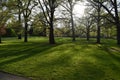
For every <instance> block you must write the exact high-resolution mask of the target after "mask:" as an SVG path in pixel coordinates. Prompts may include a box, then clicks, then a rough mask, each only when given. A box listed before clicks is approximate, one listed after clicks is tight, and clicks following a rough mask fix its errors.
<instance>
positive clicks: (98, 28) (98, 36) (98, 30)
mask: <svg viewBox="0 0 120 80" xmlns="http://www.w3.org/2000/svg"><path fill="white" fill-rule="evenodd" d="M100 32H101V30H100V26H97V43H98V44H100V38H101V36H100Z"/></svg>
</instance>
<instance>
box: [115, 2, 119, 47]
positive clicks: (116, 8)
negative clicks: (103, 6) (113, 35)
mask: <svg viewBox="0 0 120 80" xmlns="http://www.w3.org/2000/svg"><path fill="white" fill-rule="evenodd" d="M114 5H115V6H114V8H115V17H116V20H115V22H116V26H117V44H118V45H120V20H119V14H118V5H117V0H114Z"/></svg>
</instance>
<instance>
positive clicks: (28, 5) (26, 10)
mask: <svg viewBox="0 0 120 80" xmlns="http://www.w3.org/2000/svg"><path fill="white" fill-rule="evenodd" d="M18 3H19V5H18V6H19V7H20V9H22V10H21V12H22V14H23V17H24V25H25V29H24V42H28V22H29V17H30V15H31V13H32V10H33V8H34V7H35V6H36V5H37V2H36V0H18ZM19 19H20V15H19Z"/></svg>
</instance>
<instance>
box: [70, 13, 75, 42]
mask: <svg viewBox="0 0 120 80" xmlns="http://www.w3.org/2000/svg"><path fill="white" fill-rule="evenodd" d="M71 27H72V41H75V28H74V20H73V15H72V13H71Z"/></svg>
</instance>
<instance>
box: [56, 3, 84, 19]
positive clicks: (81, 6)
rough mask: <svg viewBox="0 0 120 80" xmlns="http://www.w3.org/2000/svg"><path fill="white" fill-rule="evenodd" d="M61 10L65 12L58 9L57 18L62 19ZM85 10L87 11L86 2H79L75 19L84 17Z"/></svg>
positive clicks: (74, 11) (75, 11) (76, 6)
mask: <svg viewBox="0 0 120 80" xmlns="http://www.w3.org/2000/svg"><path fill="white" fill-rule="evenodd" d="M61 10H63V9H62V8H57V10H56V17H60V16H61ZM84 10H85V3H84V2H79V3H77V4H76V5H75V6H74V10H73V13H74V16H75V18H80V17H82V16H83V15H84Z"/></svg>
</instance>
